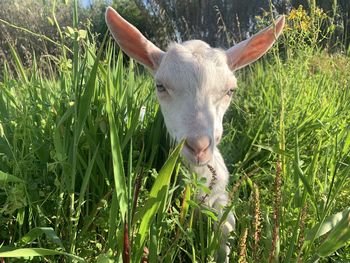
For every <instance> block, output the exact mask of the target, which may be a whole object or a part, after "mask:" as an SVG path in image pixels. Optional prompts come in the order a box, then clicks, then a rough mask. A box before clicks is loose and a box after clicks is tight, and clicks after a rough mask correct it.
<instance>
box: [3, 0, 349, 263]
mask: <svg viewBox="0 0 350 263" xmlns="http://www.w3.org/2000/svg"><path fill="white" fill-rule="evenodd" d="M77 7H78V6H77V3H76V2H74V4H73V6H72V8H73V16H72V20H73V26H72V27H70V28H68V27H67V28H66V29H65V30H63V29H61V31H62V32H66V33H65V34H62V35H61V36H59V38H58V39H56V40H55V42H56V43H57V45H56V44H55V47H56V48H57V49H59V52H57V53H55V54H57V55H55V56H54V55H52V54H51V56H53V57H52V60H51V63H52V64H53V66H52V70H47V69H45V70H42V69H41V67H40V61H39V60H38V59H37V58H36V56H35V54H32V63H31V64H30V67H28V66H25V65H28V64H26V63H25V61H24V59H25V57H23V56H21V55H20V52H18V50H17V49H16V48H15V47H14V46H13V45H9V54H10V56H6V59H4V60H3V72H2V80H1V82H0V204H1V205H0V207H1V213H0V237H1V245H0V246H1V247H0V259H1V260H3V261H5V262H23V261H33V262H42V261H43V260H45V261H47V262H57V261H59V262H65V261H74V262H75V261H77V262H96V261H97V262H113V261H122V260H123V261H124V262H140V261H141V259H142V260H146V259H148V262H213V261H214V256H215V251H216V248H217V245H218V240H219V239H220V233H219V232H218V231H213V225H214V224H220V222H216V221H217V216H216V211H212V210H210V209H209V208H208V207H204V206H203V205H202V204H200V203H198V202H197V201H196V200H195V199H194V196H195V193H196V191H198V190H199V189H201V188H203V186H202V185H203V182H201V181H200V180H199V179H198V178H197V176H196V175H195V174H191V173H189V172H188V171H187V169H186V167H185V166H184V165H183V164H182V163H181V162H180V161H179V160H178V159H179V158H180V157H179V151H180V150H181V147H182V145H181V144H180V145H178V146H174V145H171V143H170V142H169V140H168V138H167V135H166V131H165V128H164V125H163V120H162V117H161V114H160V111H159V106H158V104H157V103H156V99H155V94H154V92H153V90H154V87H153V86H154V84H153V81H152V79H151V77H150V76H149V74H146V73H143V71H139V69H138V68H137V66H135V65H134V64H133V62H132V61H130V62H129V63H128V64H127V63H125V62H124V63H123V56H122V55H121V54H117V53H116V52H115V47H114V45H113V44H112V43H113V41H111V40H110V39H107V37H108V36H106V38H105V39H104V40H102V42H103V43H102V44H97V40H96V38H97V37H96V36H94V35H92V34H90V33H89V32H88V31H84V30H83V29H81V28H79V20H78V8H77ZM317 10H318V11H317V12H316V9H315V10H314V11H315V12H314V13H312V14H311V13H309V12H308V11H307V10H305V9H304V8H299V9H293V10H292V11H291V12H290V13H289V15H288V17H287V18H288V19H287V20H288V27H287V30H286V31H285V34H284V35H283V38H282V39H281V40H280V41H279V43H280V45H279V46H276V47H275V48H274V49H273V50H272V52H270V53H269V55H268V56H267V58H265V59H264V60H262V61H260V62H258V63H255V64H254V65H252V66H250V67H249V68H247V69H245V70H243V71H240V72H237V74H238V75H237V76H238V79H239V89H238V90H237V92H236V94H235V95H234V100H233V103H232V105H231V108H230V110H229V112H228V113H227V115H226V116H225V136H224V138H223V142H222V143H221V146H220V148H221V151H222V153H223V155H224V157H225V159H226V164H227V165H228V166H229V169H230V172H231V174H232V176H231V184H230V187H229V189H228V190H229V192H230V193H231V199H232V205H231V207H228V208H227V209H233V211H234V213H235V215H236V218H237V226H236V231H235V233H234V234H233V238H232V239H231V240H230V243H231V246H232V255H231V257H232V262H237V261H238V262H277V261H280V262H316V261H320V262H347V261H349V260H350V126H349V123H350V117H349V113H348V112H349V108H350V59H349V58H350V54H349V53H347V54H346V53H345V51H346V49H345V48H344V47H343V48H342V49H341V50H342V51H343V53H341V52H338V53H332V54H330V53H328V52H326V51H323V49H321V48H320V47H322V41H323V43H324V41H325V42H327V41H329V39H330V38H332V37H333V33H334V31H333V30H332V28H330V29H329V31H323V32H327V34H323V35H321V36H322V38H321V37H320V34H319V32H320V28H321V27H322V28H323V27H324V26H325V25H327V22H326V21H328V19H329V16H328V15H327V14H325V13H324V12H322V10H321V9H317ZM311 17H312V18H311ZM267 18H268V16H266V17H264V16H262V17H260V20H259V21H260V22H259V23H260V24H261V25H263V24H265V23H266V19H267ZM56 26H57V27H58V28H59V29H60V25H59V24H56ZM43 41H46V42H47V41H48V40H47V39H46V40H43ZM320 43H321V44H320ZM47 55H49V54H47Z"/></svg>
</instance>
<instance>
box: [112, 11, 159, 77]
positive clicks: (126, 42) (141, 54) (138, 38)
mask: <svg viewBox="0 0 350 263" xmlns="http://www.w3.org/2000/svg"><path fill="white" fill-rule="evenodd" d="M106 22H107V25H108V27H109V29H110V31H111V33H112V35H113V37H114V39H115V40H116V41H117V43H118V44H119V46H120V47H121V49H122V50H123V51H124V52H125V53H126V54H128V55H129V56H130V57H132V58H134V59H136V60H137V61H139V62H140V63H142V64H144V65H145V66H147V67H149V68H151V69H153V70H155V69H156V68H157V67H158V64H159V63H158V61H156V60H157V59H160V54H161V53H162V51H161V50H160V49H159V48H157V47H156V46H155V45H154V44H153V43H152V42H150V41H148V40H147V38H145V37H144V36H143V35H142V34H141V33H140V31H139V30H138V29H137V28H136V27H134V26H133V25H132V24H130V23H129V22H127V21H126V20H125V19H124V18H122V17H121V16H120V15H119V14H118V13H117V12H116V11H115V10H114V9H113V8H111V7H108V8H107V11H106Z"/></svg>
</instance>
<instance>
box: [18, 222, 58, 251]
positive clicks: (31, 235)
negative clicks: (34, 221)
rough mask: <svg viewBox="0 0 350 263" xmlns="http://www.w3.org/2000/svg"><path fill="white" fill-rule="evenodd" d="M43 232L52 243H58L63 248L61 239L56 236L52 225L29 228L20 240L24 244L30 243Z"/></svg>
mask: <svg viewBox="0 0 350 263" xmlns="http://www.w3.org/2000/svg"><path fill="white" fill-rule="evenodd" d="M43 234H45V235H46V237H47V238H48V239H49V240H51V241H52V242H53V243H55V244H57V245H59V246H60V247H61V248H63V249H64V247H63V244H62V241H61V239H60V238H59V237H58V236H57V234H56V232H55V231H54V230H53V228H52V227H36V228H33V229H32V230H30V231H29V232H28V233H27V234H25V235H24V236H23V237H22V238H21V242H22V243H24V244H30V243H31V242H32V241H34V240H35V239H37V238H39V237H40V236H41V235H43Z"/></svg>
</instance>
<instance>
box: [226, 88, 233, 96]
mask: <svg viewBox="0 0 350 263" xmlns="http://www.w3.org/2000/svg"><path fill="white" fill-rule="evenodd" d="M234 91H235V90H234V89H229V90H228V91H227V93H226V95H227V96H229V97H231V96H232V94H233V92H234Z"/></svg>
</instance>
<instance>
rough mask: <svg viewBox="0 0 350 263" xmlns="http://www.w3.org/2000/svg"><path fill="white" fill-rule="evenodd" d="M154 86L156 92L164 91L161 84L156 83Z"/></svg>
mask: <svg viewBox="0 0 350 263" xmlns="http://www.w3.org/2000/svg"><path fill="white" fill-rule="evenodd" d="M156 87H157V91H158V92H164V91H166V89H165V87H164V86H163V85H162V84H156Z"/></svg>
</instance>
